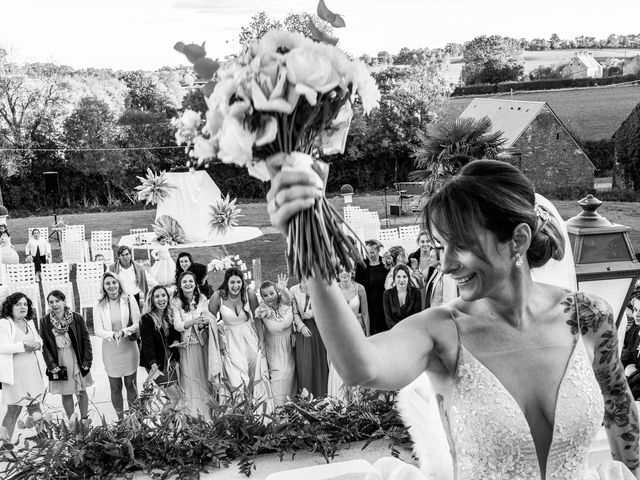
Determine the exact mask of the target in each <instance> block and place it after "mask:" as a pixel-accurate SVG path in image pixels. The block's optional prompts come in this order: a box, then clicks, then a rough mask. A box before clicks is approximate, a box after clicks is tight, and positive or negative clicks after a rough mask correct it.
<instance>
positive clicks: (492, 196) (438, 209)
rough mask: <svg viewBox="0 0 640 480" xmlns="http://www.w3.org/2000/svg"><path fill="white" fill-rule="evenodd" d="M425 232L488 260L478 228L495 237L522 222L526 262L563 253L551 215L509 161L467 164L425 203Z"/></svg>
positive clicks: (503, 238) (537, 262)
mask: <svg viewBox="0 0 640 480" xmlns="http://www.w3.org/2000/svg"><path fill="white" fill-rule="evenodd" d="M423 215H424V221H425V227H426V229H427V231H429V232H433V230H434V229H435V230H436V231H437V232H438V233H439V234H440V235H441V236H442V237H443V238H444V240H446V241H447V243H450V244H452V245H455V246H459V247H461V248H463V249H466V250H469V251H471V252H473V253H475V254H476V255H477V256H478V257H480V258H482V259H484V260H486V259H487V256H486V254H485V252H484V251H482V247H481V244H480V242H479V239H478V228H479V227H483V228H486V229H487V230H490V231H491V232H493V233H494V234H495V235H496V237H497V238H498V240H499V241H501V242H504V241H507V240H509V239H510V238H512V236H513V230H514V229H515V227H516V226H517V225H519V224H521V223H526V224H527V225H529V228H531V232H532V238H531V245H530V246H529V249H528V250H527V261H528V263H529V266H530V267H531V268H536V267H541V266H542V265H544V264H545V263H547V262H548V261H549V260H550V259H551V258H553V259H556V260H560V259H562V257H563V256H564V237H563V235H562V230H561V228H560V225H559V224H558V222H557V220H556V219H555V217H554V216H553V215H552V214H551V213H549V212H548V211H547V210H546V209H545V208H544V207H542V206H539V205H536V203H535V193H534V190H533V184H532V183H531V181H530V180H529V179H528V178H527V177H526V176H525V175H524V174H523V173H522V172H521V171H520V170H518V169H517V168H516V167H514V166H513V165H511V164H509V163H506V162H501V161H497V160H474V161H472V162H470V163H468V164H467V165H465V166H464V167H463V168H462V169H461V170H460V172H459V173H458V174H456V175H455V176H454V177H452V178H451V179H450V180H449V181H448V182H447V183H446V184H445V185H444V186H443V187H442V188H441V189H440V190H439V191H438V192H436V193H435V194H433V195H432V196H431V197H430V198H429V199H428V201H427V204H426V205H425V207H424V211H423Z"/></svg>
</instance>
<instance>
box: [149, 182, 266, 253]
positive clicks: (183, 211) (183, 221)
mask: <svg viewBox="0 0 640 480" xmlns="http://www.w3.org/2000/svg"><path fill="white" fill-rule="evenodd" d="M167 176H168V179H169V184H170V185H172V186H174V187H175V188H173V189H171V190H170V192H169V196H168V197H167V198H165V199H164V200H162V201H161V202H160V203H158V207H157V210H156V219H157V218H159V217H161V216H163V215H169V216H170V217H173V218H174V219H175V220H176V221H177V222H178V223H179V224H180V226H181V227H182V229H183V230H184V233H185V235H186V237H187V244H188V245H193V246H204V245H224V244H230V243H237V242H245V241H247V240H251V239H253V238H257V237H259V236H261V235H262V232H261V231H260V229H259V228H256V227H235V228H232V229H231V230H229V231H228V232H227V233H226V234H225V235H224V236H220V235H217V234H215V233H214V232H212V231H211V228H210V225H209V224H210V220H211V207H212V206H213V205H214V204H215V203H216V201H218V200H220V199H221V198H222V194H221V193H220V189H219V188H218V186H217V185H216V183H215V182H214V181H213V180H212V179H211V177H210V176H209V174H207V172H205V171H203V170H196V171H189V172H169V173H167ZM194 244H197V245H194ZM182 246H183V247H184V246H186V245H184V244H183V245H182Z"/></svg>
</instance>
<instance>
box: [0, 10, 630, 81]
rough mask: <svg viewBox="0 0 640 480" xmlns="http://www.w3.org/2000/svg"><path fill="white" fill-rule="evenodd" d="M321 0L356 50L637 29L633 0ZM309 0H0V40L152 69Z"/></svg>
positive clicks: (27, 53)
mask: <svg viewBox="0 0 640 480" xmlns="http://www.w3.org/2000/svg"><path fill="white" fill-rule="evenodd" d="M325 1H326V4H327V6H328V7H329V8H330V9H331V10H333V11H334V12H336V13H340V14H342V15H343V17H344V18H345V21H346V24H347V26H346V28H344V29H338V30H336V36H337V37H338V38H340V46H341V47H342V48H343V50H345V51H348V52H350V53H352V54H354V55H361V54H362V53H368V54H372V55H373V54H376V53H377V52H379V51H381V50H386V51H388V52H390V53H396V52H397V51H398V50H400V48H402V47H409V48H418V47H429V48H436V47H442V46H444V45H445V44H446V43H448V42H457V43H463V42H464V41H466V40H470V39H472V38H473V37H475V36H477V35H492V34H497V35H506V36H512V37H516V38H521V37H524V38H528V39H532V38H536V37H537V38H549V37H550V36H551V34H552V33H557V34H558V35H560V37H561V38H574V37H576V36H578V35H588V36H595V37H596V38H606V37H607V36H608V35H609V34H610V33H616V34H630V33H635V34H639V33H640V23H638V18H640V0H618V1H616V2H615V3H612V4H611V5H614V6H612V7H611V8H607V2H603V1H602V0H598V1H594V0H535V1H520V2H517V1H514V0H485V1H478V0H392V1H381V0H341V1H338V0H325ZM521 5H522V6H521ZM316 6H317V0H260V1H258V0H108V1H105V0H102V1H100V0H0V46H2V47H4V48H5V49H6V50H8V51H9V53H10V55H11V58H12V60H14V61H18V62H31V61H51V62H55V63H58V64H63V65H69V66H71V67H74V68H87V67H94V68H103V67H107V68H113V69H126V70H137V69H142V70H153V69H156V68H159V67H161V66H164V65H168V66H177V65H184V64H186V63H187V62H186V59H185V58H184V57H183V56H182V55H181V54H179V53H178V52H176V51H174V50H173V45H174V44H175V43H176V42H178V41H183V42H185V43H191V42H193V43H202V42H203V41H206V48H207V53H208V56H209V57H211V58H223V57H224V56H225V55H228V54H230V53H234V52H236V51H239V45H238V42H237V38H238V34H239V32H240V28H241V27H242V26H243V25H248V23H249V20H250V19H251V17H252V16H253V15H254V14H255V13H257V12H259V11H260V10H264V11H266V12H267V13H268V15H269V16H270V17H273V18H277V19H280V20H283V19H284V17H285V16H286V14H287V13H289V12H315V9H316ZM534 7H535V8H534Z"/></svg>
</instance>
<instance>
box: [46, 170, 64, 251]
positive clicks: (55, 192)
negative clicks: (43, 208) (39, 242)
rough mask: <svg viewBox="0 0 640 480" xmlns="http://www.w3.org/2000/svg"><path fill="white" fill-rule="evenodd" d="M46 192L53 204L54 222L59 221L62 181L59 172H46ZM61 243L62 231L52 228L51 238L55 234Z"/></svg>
mask: <svg viewBox="0 0 640 480" xmlns="http://www.w3.org/2000/svg"><path fill="white" fill-rule="evenodd" d="M43 175H44V192H45V194H46V195H47V198H48V199H51V202H52V206H53V224H54V225H57V223H58V196H59V195H60V183H59V182H58V172H44V173H43ZM54 235H55V237H56V238H57V239H58V245H60V231H59V230H58V229H57V228H55V227H54V228H53V229H51V233H50V234H49V238H51V237H52V236H54Z"/></svg>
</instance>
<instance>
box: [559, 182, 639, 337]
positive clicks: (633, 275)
mask: <svg viewBox="0 0 640 480" xmlns="http://www.w3.org/2000/svg"><path fill="white" fill-rule="evenodd" d="M578 204H579V205H580V207H582V212H580V213H579V214H578V215H576V216H575V217H573V218H570V219H569V220H567V222H566V224H567V232H568V233H569V239H570V240H571V247H572V249H573V259H574V262H575V264H576V277H577V280H578V290H580V291H583V292H586V293H592V294H594V295H597V296H599V297H601V298H603V299H604V300H606V301H607V302H608V303H609V305H611V308H612V309H613V316H614V318H615V320H616V326H619V325H620V323H621V321H622V319H623V316H624V312H625V308H626V305H627V301H628V300H629V297H630V296H631V293H632V292H633V288H634V286H635V284H636V280H637V279H638V276H639V275H640V263H639V262H638V261H637V260H636V257H635V253H634V251H633V246H632V245H631V240H630V239H629V232H630V231H631V228H629V227H627V226H625V225H617V224H614V223H611V222H610V221H609V220H607V219H606V218H604V217H603V216H602V215H600V214H599V213H598V212H597V211H596V210H597V209H598V207H599V206H600V205H602V202H601V201H600V200H598V199H597V198H595V197H594V196H593V195H587V196H586V197H585V198H583V199H582V200H580V201H579V202H578Z"/></svg>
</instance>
